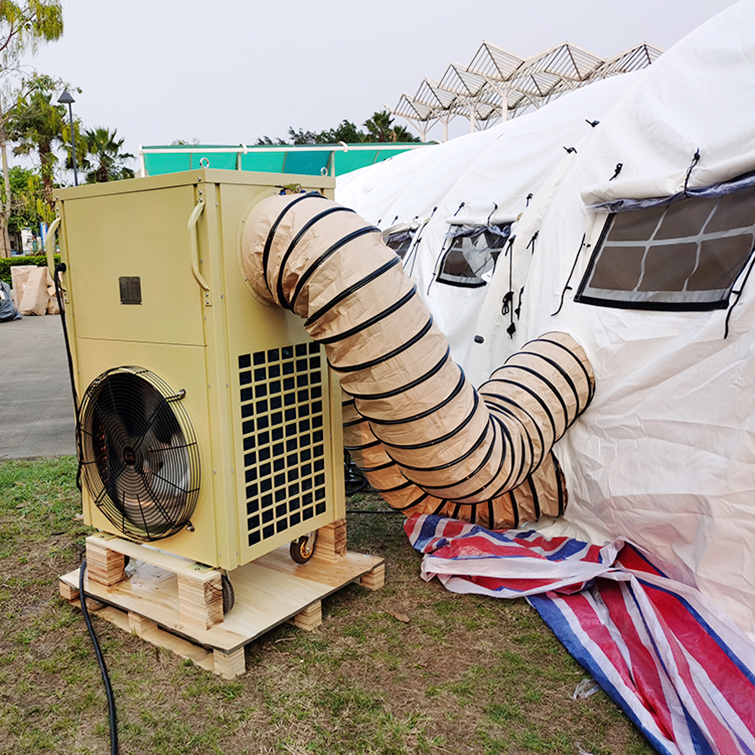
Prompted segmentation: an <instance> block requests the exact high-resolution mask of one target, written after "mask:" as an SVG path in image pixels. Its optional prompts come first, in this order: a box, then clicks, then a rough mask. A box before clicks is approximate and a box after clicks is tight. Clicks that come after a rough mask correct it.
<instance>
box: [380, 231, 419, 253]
mask: <svg viewBox="0 0 755 755" xmlns="http://www.w3.org/2000/svg"><path fill="white" fill-rule="evenodd" d="M416 233H417V231H416V230H411V229H410V230H406V231H397V232H395V233H386V234H384V235H383V241H384V242H385V245H386V246H387V247H389V248H390V249H393V251H394V252H396V254H397V255H398V256H399V257H400V258H401V259H404V257H406V254H407V252H408V251H409V250H410V249H411V248H412V243H413V242H414V236H415V234H416Z"/></svg>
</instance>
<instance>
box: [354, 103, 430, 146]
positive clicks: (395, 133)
mask: <svg viewBox="0 0 755 755" xmlns="http://www.w3.org/2000/svg"><path fill="white" fill-rule="evenodd" d="M364 125H365V126H366V127H367V135H368V137H369V138H368V141H375V142H418V141H419V139H418V138H417V137H416V136H414V135H413V134H412V133H410V132H409V131H408V130H407V129H406V127H404V126H394V125H393V116H392V115H391V114H390V113H389V112H388V111H387V110H379V111H378V112H376V113H375V114H374V115H373V116H372V118H368V119H367V120H366V121H365V122H364Z"/></svg>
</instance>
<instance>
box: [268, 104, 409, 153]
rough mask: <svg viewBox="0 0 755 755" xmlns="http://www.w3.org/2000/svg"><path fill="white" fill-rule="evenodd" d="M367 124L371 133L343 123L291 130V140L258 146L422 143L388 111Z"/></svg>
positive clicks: (343, 121)
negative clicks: (396, 121) (396, 124)
mask: <svg viewBox="0 0 755 755" xmlns="http://www.w3.org/2000/svg"><path fill="white" fill-rule="evenodd" d="M364 125H365V126H366V127H367V133H365V132H364V131H362V130H361V129H360V128H359V127H358V126H357V125H356V124H354V123H352V122H351V121H349V120H346V119H344V120H342V121H341V122H340V123H339V124H338V126H336V127H335V128H330V129H325V131H305V130H304V129H301V128H300V129H298V130H295V129H294V128H292V127H289V129H288V141H286V140H285V139H271V138H270V137H269V136H263V137H261V138H259V139H257V142H256V143H257V144H258V145H264V144H271V145H272V144H276V145H278V144H337V143H338V142H345V143H346V144H360V143H364V142H418V141H420V140H419V139H418V138H417V137H416V136H414V135H413V134H411V133H410V132H409V131H408V130H407V129H406V128H404V126H394V125H393V117H392V116H391V114H390V113H389V112H388V111H387V110H380V111H378V112H376V113H374V114H373V116H372V118H368V119H367V120H366V121H365V123H364Z"/></svg>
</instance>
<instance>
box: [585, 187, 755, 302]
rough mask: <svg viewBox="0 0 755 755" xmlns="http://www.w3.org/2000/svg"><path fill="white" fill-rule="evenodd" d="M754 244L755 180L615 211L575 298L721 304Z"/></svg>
mask: <svg viewBox="0 0 755 755" xmlns="http://www.w3.org/2000/svg"><path fill="white" fill-rule="evenodd" d="M754 245H755V188H754V187H752V186H750V187H748V188H746V189H745V190H740V191H736V192H735V193H729V194H723V195H722V196H713V197H711V196H707V197H701V196H692V197H683V198H681V199H678V200H676V201H672V202H670V203H668V204H658V205H656V206H652V207H646V208H643V209H638V210H625V211H623V212H615V213H612V214H610V215H609V216H608V218H607V220H606V223H605V226H604V227H603V231H602V233H601V236H600V239H599V241H598V244H597V246H596V249H595V251H594V253H593V256H592V258H591V260H590V264H589V265H588V268H587V272H586V273H585V276H584V278H583V279H582V283H581V284H580V286H579V290H578V292H577V296H576V297H575V300H576V301H579V302H584V303H587V304H596V305H598V306H605V307H621V308H625V309H656V310H680V311H684V310H706V309H723V308H725V307H727V306H728V303H729V296H730V295H731V290H732V288H733V286H734V282H735V281H736V279H737V277H738V276H739V274H740V273H741V272H742V270H743V268H744V266H745V264H746V263H747V260H748V259H749V257H750V255H751V254H752V251H753V246H754Z"/></svg>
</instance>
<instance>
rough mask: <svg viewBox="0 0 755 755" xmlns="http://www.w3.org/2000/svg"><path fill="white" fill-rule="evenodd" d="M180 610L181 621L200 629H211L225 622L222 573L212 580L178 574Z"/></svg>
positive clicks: (214, 574)
mask: <svg viewBox="0 0 755 755" xmlns="http://www.w3.org/2000/svg"><path fill="white" fill-rule="evenodd" d="M176 576H177V578H178V610H179V613H180V614H181V620H182V621H185V622H186V623H187V624H188V625H190V626H192V627H196V628H199V629H209V628H210V627H214V626H216V625H217V624H220V623H221V622H222V621H223V584H222V582H221V576H220V572H214V573H212V574H211V575H210V579H196V578H194V577H193V576H191V575H189V574H178V575H176Z"/></svg>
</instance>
